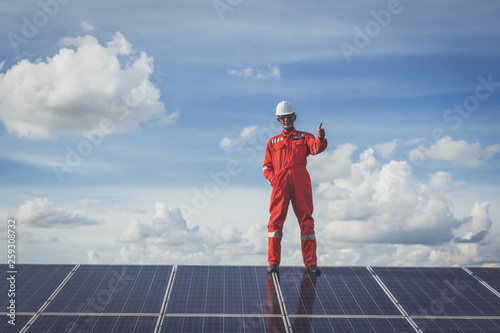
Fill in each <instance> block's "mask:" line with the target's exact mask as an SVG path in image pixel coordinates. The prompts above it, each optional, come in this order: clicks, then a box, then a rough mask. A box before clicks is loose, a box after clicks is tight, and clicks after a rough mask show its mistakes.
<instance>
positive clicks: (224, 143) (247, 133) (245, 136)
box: [219, 125, 259, 152]
mask: <svg viewBox="0 0 500 333" xmlns="http://www.w3.org/2000/svg"><path fill="white" fill-rule="evenodd" d="M258 132H259V128H258V127H257V126H256V125H252V126H248V127H245V128H244V129H243V130H242V131H241V133H240V134H239V135H238V136H237V137H236V138H232V139H231V138H229V137H224V138H222V140H221V141H220V142H219V145H220V146H221V148H222V149H224V150H225V151H227V152H230V151H232V150H233V149H234V148H235V147H236V146H238V145H239V144H241V143H244V142H246V141H248V140H250V139H252V138H253V137H255V136H256V135H257V133H258Z"/></svg>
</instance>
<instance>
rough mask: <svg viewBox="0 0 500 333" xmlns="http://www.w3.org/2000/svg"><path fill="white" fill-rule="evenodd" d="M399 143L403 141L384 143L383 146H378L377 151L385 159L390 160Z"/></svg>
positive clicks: (396, 140)
mask: <svg viewBox="0 0 500 333" xmlns="http://www.w3.org/2000/svg"><path fill="white" fill-rule="evenodd" d="M399 142H401V140H399V139H394V140H392V141H390V142H386V143H382V144H379V145H376V146H375V150H376V151H377V153H378V154H379V155H380V156H382V157H383V158H385V159H390V158H391V157H392V153H393V152H394V150H395V149H396V147H397V146H398V144H399Z"/></svg>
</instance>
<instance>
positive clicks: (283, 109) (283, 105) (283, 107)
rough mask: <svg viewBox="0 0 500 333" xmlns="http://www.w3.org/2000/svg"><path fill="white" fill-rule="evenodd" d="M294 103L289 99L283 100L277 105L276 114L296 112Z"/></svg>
mask: <svg viewBox="0 0 500 333" xmlns="http://www.w3.org/2000/svg"><path fill="white" fill-rule="evenodd" d="M294 113H295V110H294V109H293V105H292V103H290V102H288V101H281V102H279V103H278V105H277V106H276V116H286V115H287V114H294Z"/></svg>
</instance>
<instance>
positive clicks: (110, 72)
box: [0, 32, 175, 139]
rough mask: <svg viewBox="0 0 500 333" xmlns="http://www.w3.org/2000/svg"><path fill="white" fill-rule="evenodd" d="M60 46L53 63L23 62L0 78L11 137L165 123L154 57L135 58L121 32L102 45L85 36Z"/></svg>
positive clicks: (2, 112) (1, 107)
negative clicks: (154, 78) (152, 121)
mask: <svg viewBox="0 0 500 333" xmlns="http://www.w3.org/2000/svg"><path fill="white" fill-rule="evenodd" d="M61 45H62V46H63V48H61V49H60V50H59V53H58V54H56V55H54V56H53V57H52V58H47V59H46V60H45V61H43V60H37V61H35V62H30V61H29V60H27V59H24V60H21V61H20V62H18V63H17V64H16V65H14V66H12V68H10V69H9V70H7V72H6V73H5V74H0V119H1V120H2V121H3V123H4V124H5V126H6V128H7V130H8V131H9V133H14V134H16V135H17V136H19V137H26V138H29V139H48V138H55V137H57V136H58V134H60V133H61V132H75V133H80V134H85V132H93V131H96V130H100V131H101V133H102V135H107V134H110V133H112V132H126V131H130V130H133V129H135V128H136V127H137V126H139V123H141V122H146V121H148V120H149V119H151V118H159V117H160V119H164V118H162V117H165V115H164V114H165V109H164V105H163V103H162V102H160V100H159V98H160V91H159V89H158V88H156V87H155V86H154V85H153V83H152V82H151V81H150V75H151V74H152V72H153V58H151V57H148V56H147V54H146V53H144V52H140V53H139V55H136V54H135V53H134V52H133V51H132V45H131V44H130V43H129V42H128V41H127V40H126V39H125V37H124V36H123V35H122V34H121V33H119V32H117V33H116V34H115V36H114V37H113V40H112V41H110V42H108V43H107V45H106V46H101V45H100V44H99V43H98V41H97V39H96V38H95V37H93V36H89V35H87V36H84V37H77V38H64V39H62V41H61ZM172 117H173V118H175V117H174V116H172ZM167 119H168V120H170V121H172V120H173V119H170V118H168V116H167ZM103 121H106V122H107V123H106V126H104V127H103ZM162 122H163V123H165V121H162Z"/></svg>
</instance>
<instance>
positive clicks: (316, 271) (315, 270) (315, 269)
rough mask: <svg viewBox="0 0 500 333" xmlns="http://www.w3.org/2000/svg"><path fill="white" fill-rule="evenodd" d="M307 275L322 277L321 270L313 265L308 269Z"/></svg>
mask: <svg viewBox="0 0 500 333" xmlns="http://www.w3.org/2000/svg"><path fill="white" fill-rule="evenodd" d="M306 273H312V274H316V275H318V276H319V275H321V270H320V269H319V268H318V266H316V265H311V266H307V267H306Z"/></svg>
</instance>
